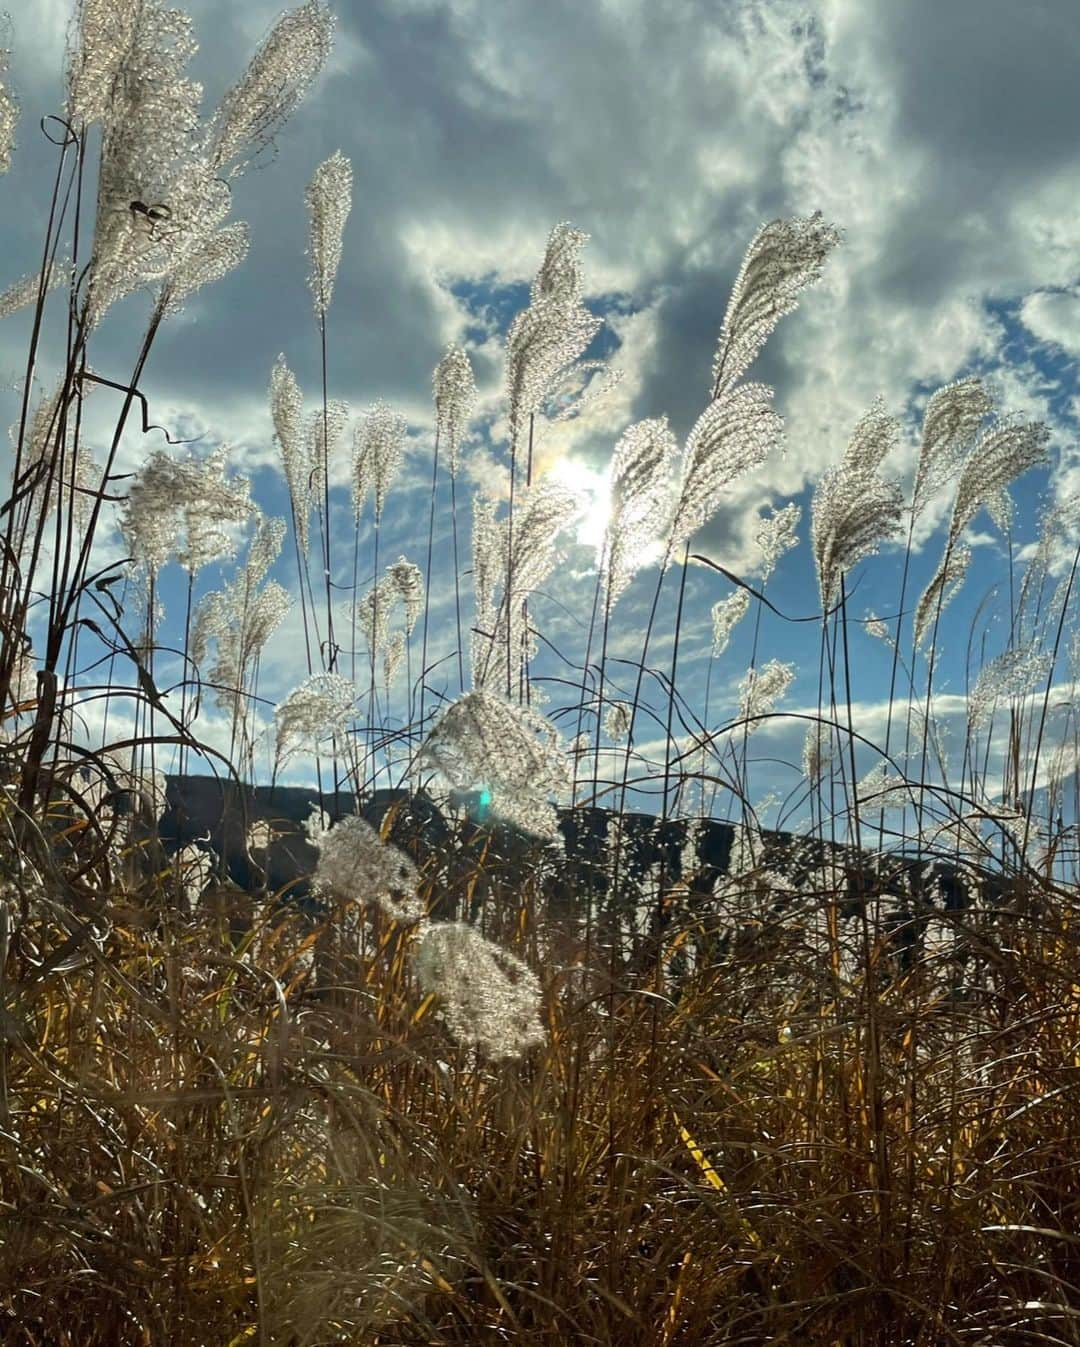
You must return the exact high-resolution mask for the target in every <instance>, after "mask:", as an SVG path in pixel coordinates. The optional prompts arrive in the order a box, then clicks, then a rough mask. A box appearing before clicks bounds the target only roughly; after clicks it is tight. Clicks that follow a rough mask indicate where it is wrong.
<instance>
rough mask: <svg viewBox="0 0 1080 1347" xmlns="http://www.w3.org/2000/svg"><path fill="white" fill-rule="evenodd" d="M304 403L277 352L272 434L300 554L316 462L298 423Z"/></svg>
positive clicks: (305, 544) (273, 374)
mask: <svg viewBox="0 0 1080 1347" xmlns="http://www.w3.org/2000/svg"><path fill="white" fill-rule="evenodd" d="M303 405H304V399H303V394H302V393H301V392H300V385H299V384H298V383H297V382H296V376H295V374H293V372H292V370H291V369H289V367H288V365H286V363H285V357H284V356H283V355H279V356H278V358H277V360H275V362H274V368H273V370H272V371H271V372H270V415H271V418H272V419H273V422H274V438H275V439H276V440H277V446H278V452H279V453H280V454H281V463H282V467H283V469H284V471H285V484H286V486H287V487H288V489H289V500H290V502H291V504H292V511H293V520H294V524H295V527H296V540H297V543H298V544H299V547H300V552H301V554H302V555H303V556H305V557H306V556H307V554H308V549H309V546H310V537H311V532H310V525H311V506H312V502H313V499H314V489H313V487H314V476H313V474H314V473H316V472H317V471H318V470H319V464H318V463H317V462H316V461H315V460H314V459H312V457H311V454H312V451H313V449H314V447H315V446H314V445H313V444H312V442H311V439H310V437H309V436H307V435H305V433H304V429H303V425H302V423H301V413H302V409H303Z"/></svg>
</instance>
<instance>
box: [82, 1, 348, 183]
mask: <svg viewBox="0 0 1080 1347" xmlns="http://www.w3.org/2000/svg"><path fill="white" fill-rule="evenodd" d="M97 2H98V3H100V4H102V5H105V4H111V3H112V0H97ZM135 2H136V3H137V0H135ZM333 39H334V16H333V15H332V14H331V13H330V10H329V9H328V8H327V6H326V5H324V4H321V3H319V0H309V3H308V4H305V5H301V6H300V7H299V8H297V9H292V10H289V11H288V12H287V13H285V14H283V15H282V16H281V18H280V19H279V20H278V21H277V23H276V24H275V25H274V27H273V28H272V29H271V31H270V33H269V35H268V36H267V37H266V39H265V41H264V42H263V44H262V45H261V46H260V47H259V49H258V51H257V52H256V53H255V55H254V57H253V58H252V60H251V63H250V64H249V65H248V68H247V70H245V71H244V74H243V75H242V76H241V78H240V79H239V80H238V81H237V83H236V84H235V85H234V86H233V88H231V89H230V90H229V92H228V93H227V94H226V95H225V97H224V98H223V99H222V100H221V106H220V107H219V108H218V111H217V113H216V114H215V116H214V119H213V123H212V125H211V133H210V143H211V146H212V152H213V162H214V164H215V166H216V167H217V168H219V169H220V168H223V167H225V166H226V165H228V164H230V163H232V162H233V161H234V160H235V159H236V158H237V156H238V155H241V154H243V153H245V152H247V153H248V154H249V155H250V157H254V156H255V155H257V154H259V153H260V151H262V150H263V149H265V148H266V147H267V146H268V145H269V144H270V143H271V142H272V141H273V138H274V136H275V135H276V133H277V132H278V131H279V130H280V129H281V127H282V126H283V125H284V124H285V122H287V121H288V119H289V118H290V117H291V116H292V114H293V112H294V111H295V110H296V108H297V107H298V106H299V104H300V102H301V101H302V100H303V98H304V95H305V94H306V93H307V91H308V89H309V88H310V86H311V83H312V81H313V80H314V79H315V77H316V75H318V73H319V71H320V70H321V69H322V67H323V65H324V64H325V63H326V58H327V57H328V56H329V55H330V49H331V47H332V45H333ZM243 166H244V165H243V164H240V165H234V166H233V169H232V173H233V174H236V173H237V172H239V171H240V169H241V168H243Z"/></svg>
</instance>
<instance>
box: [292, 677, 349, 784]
mask: <svg viewBox="0 0 1080 1347" xmlns="http://www.w3.org/2000/svg"><path fill="white" fill-rule="evenodd" d="M355 706H356V688H355V687H354V686H353V684H352V683H351V682H350V680H349V679H348V678H345V677H343V676H342V675H341V674H328V673H319V674H312V675H311V677H310V678H305V679H304V681H303V682H302V683H301V684H300V686H299V687H297V688H294V689H293V691H292V692H290V693H289V695H288V696H287V697H286V698H285V699H284V700H283V701H282V702H280V703H279V704H278V707H277V710H276V711H275V712H274V720H275V723H276V726H277V748H276V752H275V760H274V771H275V773H276V772H277V770H278V768H279V767H281V766H283V765H284V763H285V762H286V761H287V760H288V759H289V758H290V757H292V755H293V754H294V753H295V752H296V751H297V750H298V749H300V748H305V747H306V748H310V749H311V750H312V751H317V750H318V746H319V744H320V742H322V741H323V740H325V739H329V738H331V737H332V736H334V735H339V734H342V733H343V732H344V730H345V728H346V727H347V725H348V723H349V721H350V720H351V718H352V716H353V712H354V708H355Z"/></svg>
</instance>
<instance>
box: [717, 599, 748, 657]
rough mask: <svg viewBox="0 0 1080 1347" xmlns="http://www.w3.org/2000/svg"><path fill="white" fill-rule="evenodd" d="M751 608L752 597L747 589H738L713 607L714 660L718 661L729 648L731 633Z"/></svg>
mask: <svg viewBox="0 0 1080 1347" xmlns="http://www.w3.org/2000/svg"><path fill="white" fill-rule="evenodd" d="M749 607H750V595H749V594H748V593H747V592H746V590H745V589H737V590H735V592H734V593H733V594H729V595H728V596H727V598H726V599H718V600H717V601H716V603H714V604H713V606H712V610H711V613H712V629H713V645H712V653H713V658H714V659H718V658H719V657H720V656H721V655H722V654H723V653H724V651H725V650H726V649H727V648H728V642H729V641H730V640H731V633H732V632H733V631H734V630H735V627H736V626H737V625H738V624H739V623H740V622H741V621H742V620H743V618H744V617H745V616H746V610H747V609H748V608H749Z"/></svg>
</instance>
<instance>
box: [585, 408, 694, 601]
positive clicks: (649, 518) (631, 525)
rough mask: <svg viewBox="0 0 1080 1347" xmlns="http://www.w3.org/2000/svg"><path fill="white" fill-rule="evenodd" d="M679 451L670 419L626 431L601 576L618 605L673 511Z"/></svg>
mask: <svg viewBox="0 0 1080 1347" xmlns="http://www.w3.org/2000/svg"><path fill="white" fill-rule="evenodd" d="M677 453H678V445H677V444H676V441H675V436H674V435H673V434H672V433H671V430H670V428H669V427H668V423H667V418H666V417H659V418H657V419H655V420H647V421H639V422H637V424H636V425H632V426H630V427H629V428H628V429H627V430H625V431H624V432H623V434H622V437H621V438H620V440H619V442H618V444H616V446H615V451H614V453H613V454H612V456H611V511H610V516H609V519H608V526H607V529H606V531H605V534H604V540H603V543H602V544H601V549H600V558H599V565H600V572H601V578H602V579H603V581H604V582H605V583H606V585H607V588H608V593H609V595H610V602H611V604H612V605H614V604H615V602H616V600H617V599H618V598H619V595H620V594H622V592H623V591H624V590H625V589H626V587H627V585H628V584H629V583H630V581H631V580H632V579H633V577H634V575H635V573H636V572H637V570H638V568H639V567H640V566H641V565H642V564H643V561H644V559H645V557H646V555H647V552H648V549H649V548H650V547H651V546H652V545H653V544H654V543H655V542H656V539H657V537H658V535H659V534H660V533H661V531H662V530H663V527H664V525H665V524H666V523H667V520H668V517H669V515H670V513H671V507H672V499H671V486H672V484H671V474H672V470H673V467H674V463H675V458H676V455H677Z"/></svg>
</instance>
